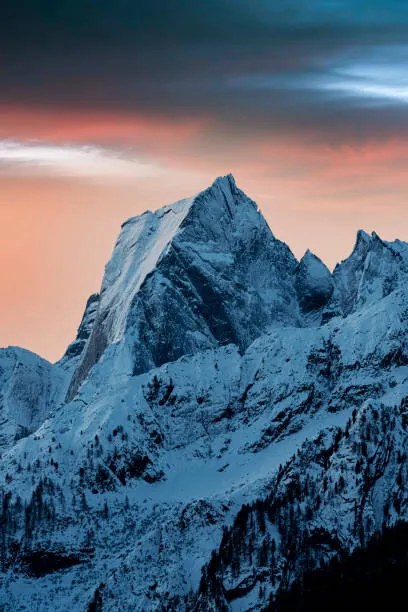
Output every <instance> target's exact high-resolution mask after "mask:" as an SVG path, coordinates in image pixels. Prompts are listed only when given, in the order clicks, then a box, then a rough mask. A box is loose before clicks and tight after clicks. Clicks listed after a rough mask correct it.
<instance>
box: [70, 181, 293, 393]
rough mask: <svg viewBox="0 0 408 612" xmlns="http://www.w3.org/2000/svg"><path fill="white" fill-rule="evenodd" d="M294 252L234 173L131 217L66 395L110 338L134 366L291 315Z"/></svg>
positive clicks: (246, 339)
mask: <svg viewBox="0 0 408 612" xmlns="http://www.w3.org/2000/svg"><path fill="white" fill-rule="evenodd" d="M296 263H297V262H296V260H295V257H294V256H293V255H292V253H291V251H290V249H289V248H288V247H287V246H286V244H284V243H282V242H280V241H279V240H277V239H276V238H274V236H273V234H272V232H271V231H270V229H269V227H268V225H267V223H266V221H265V219H264V218H263V216H262V214H261V213H260V212H259V210H258V208H257V206H256V204H255V203H254V202H253V201H252V200H250V199H249V198H248V197H247V196H246V195H245V194H244V193H243V192H242V191H241V190H240V189H238V187H237V186H236V184H235V181H234V179H233V177H232V175H228V176H225V177H221V178H218V179H216V180H215V181H214V183H213V184H212V185H211V187H209V188H208V189H206V190H205V191H203V192H201V193H199V194H198V195H197V196H195V197H193V198H188V199H185V200H180V201H179V202H176V203H175V204H171V205H170V206H165V207H164V208H161V209H159V210H158V211H156V212H154V213H151V212H146V213H144V214H142V215H140V216H138V217H134V218H132V219H129V220H128V221H127V222H126V223H124V225H123V226H122V231H121V233H120V236H119V238H118V241H117V243H116V246H115V249H114V251H113V255H112V258H111V260H110V262H109V263H108V265H107V266H106V271H105V276H104V279H103V282H102V287H101V291H100V296H101V297H100V301H99V305H98V311H97V314H96V317H95V321H94V324H93V327H92V331H91V333H90V337H89V340H88V342H87V345H86V347H84V352H83V355H82V356H81V360H80V363H79V365H78V366H77V369H76V371H75V374H74V377H73V382H72V385H71V388H70V397H73V396H74V394H75V392H76V390H77V389H78V387H79V385H80V384H81V382H82V381H83V380H84V379H85V377H86V375H87V374H88V372H89V370H90V369H91V368H92V366H93V365H94V364H95V363H96V362H97V361H98V360H99V359H100V358H101V356H102V355H103V353H104V351H105V350H106V349H107V348H108V347H109V346H110V345H112V344H117V343H121V344H123V350H124V351H125V352H126V354H127V356H128V359H129V367H130V368H131V371H132V372H133V373H134V374H138V373H141V372H144V371H147V370H149V369H151V368H153V367H155V366H160V365H162V364H163V363H166V362H169V361H174V360H176V359H178V358H179V357H181V356H182V355H186V354H192V353H197V352H200V351H203V350H205V349H208V348H214V347H216V346H219V345H224V344H229V343H234V344H236V345H237V346H238V347H239V348H240V350H245V349H246V348H247V347H248V346H249V344H250V343H251V342H252V341H253V340H255V338H256V337H257V336H259V335H260V334H261V333H262V332H263V331H265V329H266V328H267V327H268V326H269V325H271V324H273V323H278V322H279V323H291V324H295V325H296V324H298V323H299V309H298V303H297V298H296V290H295V286H294V277H295V270H296Z"/></svg>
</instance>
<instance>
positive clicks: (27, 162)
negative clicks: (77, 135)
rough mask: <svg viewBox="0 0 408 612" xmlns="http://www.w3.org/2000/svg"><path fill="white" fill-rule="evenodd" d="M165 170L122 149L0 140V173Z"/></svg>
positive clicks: (105, 174)
mask: <svg viewBox="0 0 408 612" xmlns="http://www.w3.org/2000/svg"><path fill="white" fill-rule="evenodd" d="M165 172H166V170H165V169H163V168H161V167H160V166H158V165H157V164H153V163H151V162H146V161H142V160H140V159H137V158H135V157H132V156H130V155H129V157H127V158H125V157H124V154H123V151H122V152H120V153H119V152H115V151H114V150H111V149H104V148H102V147H96V146H85V145H55V144H51V143H36V142H21V141H12V140H0V173H2V174H7V175H8V176H10V175H13V174H22V173H23V174H24V175H25V176H27V175H33V174H34V175H38V174H44V175H49V174H50V173H51V174H56V175H61V176H65V177H84V178H98V180H104V179H105V180H109V179H113V178H120V179H128V180H137V179H142V178H152V177H158V176H161V175H163V174H165Z"/></svg>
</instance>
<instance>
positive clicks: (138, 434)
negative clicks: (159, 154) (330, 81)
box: [0, 177, 408, 612]
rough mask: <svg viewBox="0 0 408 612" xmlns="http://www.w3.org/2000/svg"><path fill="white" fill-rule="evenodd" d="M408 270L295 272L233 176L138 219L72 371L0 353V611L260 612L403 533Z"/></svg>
mask: <svg viewBox="0 0 408 612" xmlns="http://www.w3.org/2000/svg"><path fill="white" fill-rule="evenodd" d="M407 262H408V245H407V244H406V243H403V242H400V241H395V242H392V243H390V242H385V241H382V240H381V239H380V238H379V237H378V236H377V235H375V234H373V235H371V236H370V235H368V234H365V233H363V232H359V234H358V236H357V243H356V246H355V248H354V250H353V253H352V254H351V256H350V257H349V258H348V259H347V260H345V261H343V262H342V263H341V264H339V265H338V266H337V267H336V268H335V270H334V272H333V274H331V273H330V272H329V270H328V269H327V268H326V267H325V266H324V264H323V263H322V262H321V261H320V260H319V259H318V258H317V257H316V256H314V255H313V254H312V253H310V252H307V253H306V254H305V255H304V257H303V258H302V260H301V261H300V262H297V261H296V259H295V258H294V256H293V255H292V254H291V252H290V250H289V249H288V247H287V246H286V245H285V244H284V243H282V242H280V241H278V240H277V239H276V238H275V237H274V236H273V235H272V233H271V232H270V230H269V228H268V226H267V224H266V222H265V221H264V219H263V218H262V216H261V215H260V213H259V211H258V209H257V208H256V205H255V204H254V203H253V202H252V201H251V200H250V199H249V198H247V197H246V196H245V195H244V194H243V193H242V192H241V191H240V190H239V189H238V188H237V187H236V185H235V183H234V181H233V179H232V178H231V177H224V178H221V179H218V180H217V181H215V183H214V184H213V185H212V186H211V187H210V188H209V189H207V190H206V191H204V192H202V193H201V194H199V195H198V196H196V197H195V198H191V199H188V200H182V201H180V202H177V203H176V204H173V205H171V206H168V207H165V208H163V209H160V210H159V211H157V212H156V213H150V212H149V213H145V214H144V215H141V216H139V217H136V218H134V219H131V220H129V221H128V222H127V223H125V224H124V225H123V227H122V231H121V234H120V236H119V239H118V242H117V244H116V246H115V249H114V252H113V256H112V259H111V261H110V262H109V264H108V265H107V267H106V272H105V277H104V280H103V284H102V289H101V293H100V298H98V297H97V296H95V297H92V298H91V299H90V301H88V304H87V307H86V310H85V314H84V317H83V320H82V322H81V325H80V328H79V331H78V336H77V338H76V340H75V341H74V342H73V344H71V345H70V347H69V348H68V350H67V353H66V354H65V356H64V358H63V359H62V360H61V362H59V364H57V365H51V364H48V363H47V362H45V361H43V360H41V359H40V358H39V357H37V356H34V355H32V354H30V353H28V352H26V351H22V350H21V349H6V350H4V351H0V417H1V421H0V435H1V438H0V442H1V444H2V451H3V454H2V456H1V463H0V468H1V469H0V483H1V484H0V513H1V514H0V521H1V525H2V542H1V546H0V561H1V571H0V608H1V609H4V610H5V611H7V612H8V611H9V610H10V611H11V610H13V611H14V610H27V609H40V610H44V611H48V610H52V611H53V612H54V611H56V612H62V611H65V610H67V609H81V610H82V609H87V607H88V605H89V604H92V605H96V603H97V605H98V606H100V605H103V609H104V610H112V611H113V610H118V609H123V610H146V611H148V612H150V611H157V610H163V609H168V610H172V609H176V610H180V611H182V612H183V611H185V612H187V611H192V610H203V611H204V610H205V611H207V610H221V609H225V610H232V611H239V610H262V609H264V607H265V606H267V605H268V602H269V601H270V597H273V594H274V593H275V592H276V590H277V589H278V588H279V586H280V585H282V586H283V587H284V588H285V587H286V586H287V585H288V584H290V582H291V581H292V580H294V579H295V578H296V577H297V576H299V575H300V573H301V572H302V571H303V569H304V568H309V569H312V568H314V567H317V566H319V564H320V563H322V562H324V561H325V560H327V559H329V558H331V557H333V556H336V555H338V554H341V552H342V551H350V550H353V549H354V548H355V547H356V546H357V545H364V544H365V542H366V541H367V540H368V539H369V538H370V537H371V536H372V535H373V534H374V533H375V532H376V531H377V530H379V529H381V528H382V526H383V525H393V524H395V522H396V521H398V520H401V519H402V520H408V486H407V483H408V472H407V461H406V457H407V453H408V448H407V440H408V436H407V426H408V416H407V409H408V328H407V323H406V322H407V313H408V290H407V286H408V285H407V282H406V281H407ZM73 371H74V373H73ZM72 376H73V378H72ZM70 381H71V382H70ZM69 384H70V393H69V398H70V399H68V400H67V401H65V402H63V401H61V398H64V397H65V396H66V390H67V387H68V385H69ZM19 432H20V433H19ZM31 432H33V433H31ZM22 433H23V434H24V436H25V437H23V438H22V437H21V434H22ZM28 434H30V435H28ZM17 438H21V439H19V440H17ZM213 550H214V551H215V553H212V551H213ZM95 602H96V603H95ZM101 602H102V603H101Z"/></svg>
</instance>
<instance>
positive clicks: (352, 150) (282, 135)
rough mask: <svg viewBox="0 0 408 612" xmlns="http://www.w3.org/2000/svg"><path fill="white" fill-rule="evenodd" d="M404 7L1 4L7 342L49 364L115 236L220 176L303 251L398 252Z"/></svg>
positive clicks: (343, 2)
mask: <svg viewBox="0 0 408 612" xmlns="http://www.w3.org/2000/svg"><path fill="white" fill-rule="evenodd" d="M407 34H408V3H407V2H406V0H370V1H368V0H315V1H314V2H310V1H308V0H274V2H271V1H270V0H256V1H255V0H205V1H204V0H197V1H195V2H192V1H191V0H137V1H136V0H115V1H113V0H59V1H58V2H55V0H37V1H36V2H34V1H33V0H5V2H4V3H2V14H1V20H0V231H1V249H0V285H1V288H2V295H1V300H0V346H7V345H20V346H24V347H26V348H28V349H30V350H33V351H35V352H37V353H39V354H41V355H42V356H44V357H46V358H48V359H50V360H52V361H54V360H56V359H58V358H59V357H60V356H61V354H62V353H63V352H64V350H65V347H66V345H67V344H68V343H69V342H70V340H71V339H72V338H73V337H74V336H75V333H76V328H77V326H78V324H79V322H80V319H81V315H82V311H83V308H84V304H85V302H86V298H87V297H88V295H89V294H91V293H93V292H95V291H97V290H98V289H99V286H100V282H101V279H102V275H103V269H104V265H105V263H106V261H107V260H108V259H109V257H110V254H111V251H112V248H113V245H114V242H115V239H116V237H117V234H118V231H119V229H120V224H121V223H122V222H123V221H124V220H125V219H126V218H128V217H130V216H134V215H136V214H139V213H141V212H143V211H144V210H146V209H155V208H157V207H159V206H161V205H164V204H166V203H169V202H172V201H174V200H177V199H180V198H182V197H186V196H189V195H192V194H193V193H196V192H198V191H199V190H201V189H204V188H205V187H206V186H207V185H209V184H210V183H211V182H212V181H213V180H214V179H215V178H216V177H217V176H219V175H224V174H226V173H228V172H232V173H233V174H234V176H235V179H236V181H237V183H238V185H239V186H240V187H241V188H242V189H243V190H244V191H246V192H247V193H248V195H250V196H251V197H252V198H253V199H255V200H256V201H257V203H258V204H259V206H260V208H261V210H262V212H263V213H264V215H265V217H266V218H267V220H268V223H269V225H270V227H271V229H272V231H273V232H274V234H275V235H276V236H277V237H279V238H280V239H281V240H284V241H285V242H286V243H287V244H289V246H290V247H291V249H292V250H293V252H294V253H295V255H296V256H297V257H301V256H302V254H303V253H304V251H305V250H306V249H307V248H310V249H311V250H312V251H314V252H315V253H316V254H317V255H318V256H320V257H321V258H322V259H323V260H324V261H325V263H326V264H327V265H328V266H329V267H331V268H332V267H333V266H334V265H335V263H336V262H338V261H339V260H341V259H343V258H345V257H346V256H347V255H348V254H349V253H350V251H351V250H352V248H353V244H354V241H355V235H356V231H357V230H358V229H359V228H363V229H365V230H366V231H372V230H375V231H376V232H377V233H378V234H379V235H380V236H382V237H383V238H385V239H389V240H391V239H394V238H396V237H398V238H400V239H402V240H404V239H408V215H407V214H406V212H405V211H406V197H407V193H408V172H407V161H408V138H407V136H408V106H407V105H408V70H407V66H408V42H407V41H408V36H407Z"/></svg>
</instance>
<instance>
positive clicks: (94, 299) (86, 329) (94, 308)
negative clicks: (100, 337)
mask: <svg viewBox="0 0 408 612" xmlns="http://www.w3.org/2000/svg"><path fill="white" fill-rule="evenodd" d="M98 305H99V293H94V294H92V295H91V296H90V297H89V298H88V300H87V302H86V306H85V311H84V314H83V316H82V320H81V323H80V325H79V327H78V332H77V336H76V338H75V340H74V341H73V342H71V344H70V345H69V346H68V348H67V350H66V351H65V354H64V355H63V357H62V358H61V359H60V361H59V365H60V366H62V367H64V368H68V367H74V366H75V364H76V363H77V361H78V359H79V357H80V356H81V355H82V353H83V350H84V348H85V346H86V343H87V341H88V338H89V336H90V335H91V332H92V328H93V325H94V322H95V318H96V314H97V312H98Z"/></svg>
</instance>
